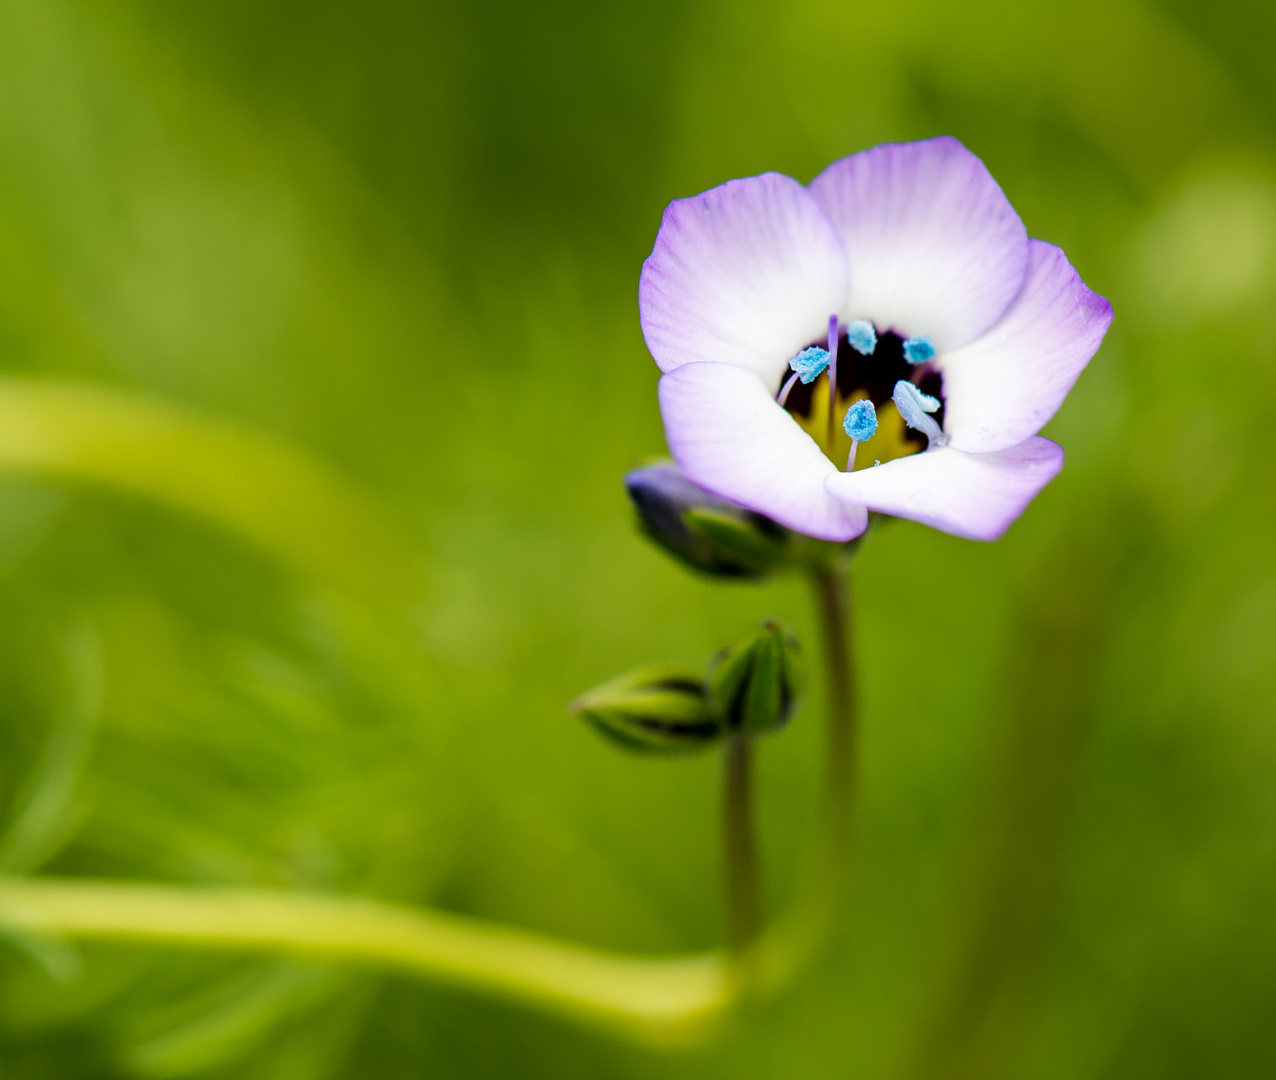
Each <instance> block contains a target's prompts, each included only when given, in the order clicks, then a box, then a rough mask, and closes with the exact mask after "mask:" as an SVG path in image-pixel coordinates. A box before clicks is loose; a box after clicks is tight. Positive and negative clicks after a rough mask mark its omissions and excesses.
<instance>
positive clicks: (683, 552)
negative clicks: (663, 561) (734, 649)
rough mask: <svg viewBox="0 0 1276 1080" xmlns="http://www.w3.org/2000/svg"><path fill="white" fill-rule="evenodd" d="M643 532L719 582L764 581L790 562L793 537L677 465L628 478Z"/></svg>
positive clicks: (665, 464)
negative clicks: (688, 475)
mask: <svg viewBox="0 0 1276 1080" xmlns="http://www.w3.org/2000/svg"><path fill="white" fill-rule="evenodd" d="M625 487H626V489H627V490H628V491H629V498H630V499H631V500H632V501H633V504H634V507H635V508H636V509H637V511H638V518H639V520H640V522H641V524H642V528H643V531H644V532H645V533H646V534H647V536H648V537H650V538H651V539H652V540H654V541H655V542H656V543H657V544H659V545H660V546H661V547H662V548H664V549H665V550H666V551H667V552H669V553H670V554H671V555H673V556H674V557H675V558H677V559H679V560H681V561H682V562H684V563H686V564H687V565H688V566H691V567H692V568H693V569H696V570H701V571H703V572H705V573H708V574H714V575H717V576H719V577H761V576H763V575H764V574H766V573H767V572H768V571H770V570H773V569H776V568H778V567H779V566H780V565H781V564H782V563H783V562H784V561H785V560H786V558H787V557H788V554H789V553H788V551H787V548H788V546H789V533H788V531H787V530H786V529H784V528H782V527H781V526H779V525H777V524H776V523H775V522H774V521H772V520H771V519H770V518H767V517H763V516H762V515H761V514H755V513H753V512H752V511H751V510H745V509H743V508H741V507H739V506H736V505H735V504H734V503H730V502H727V501H726V500H725V499H719V498H718V497H717V496H716V495H711V494H709V492H707V491H705V490H704V489H703V488H701V487H698V486H697V485H695V484H693V483H692V482H691V481H690V480H688V479H687V478H686V477H685V476H684V475H683V473H682V470H681V469H679V468H678V466H677V465H675V464H674V463H673V462H671V461H667V462H659V463H657V464H655V465H647V466H645V467H643V468H641V469H634V470H632V471H631V472H629V473H627V474H626V475H625Z"/></svg>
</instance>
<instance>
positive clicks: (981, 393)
mask: <svg viewBox="0 0 1276 1080" xmlns="http://www.w3.org/2000/svg"><path fill="white" fill-rule="evenodd" d="M1029 249H1030V251H1031V260H1030V262H1029V264H1028V280H1027V281H1026V282H1025V283H1024V287H1023V292H1021V293H1020V294H1019V295H1018V296H1017V297H1016V298H1015V301H1014V303H1012V304H1011V305H1010V308H1009V310H1007V312H1006V314H1005V315H1003V316H1002V318H1001V321H1000V322H998V323H997V325H996V326H994V327H993V328H992V329H991V330H989V331H988V333H986V334H984V336H983V337H981V338H979V339H978V340H977V341H972V342H971V343H970V344H969V345H967V346H965V347H964V348H961V349H957V350H955V351H954V352H951V353H946V354H943V355H941V356H940V357H939V358H938V360H937V362H938V364H939V366H940V368H941V370H942V371H943V374H944V431H945V432H947V434H948V436H949V439H950V442H949V445H951V446H953V447H955V448H956V449H958V450H969V451H972V452H974V453H987V452H988V451H990V450H1004V449H1005V448H1006V447H1009V446H1014V445H1016V444H1017V443H1020V442H1022V441H1023V440H1024V439H1026V438H1027V437H1028V436H1029V435H1035V434H1036V433H1037V432H1038V431H1040V430H1041V428H1042V426H1043V425H1044V424H1045V423H1046V421H1047V420H1049V419H1050V418H1051V417H1052V416H1054V414H1055V412H1056V411H1057V410H1058V408H1059V406H1060V405H1062V404H1063V399H1064V398H1065V397H1066V396H1067V394H1068V391H1069V390H1071V389H1072V384H1073V383H1075V382H1076V381H1077V376H1078V375H1080V374H1081V369H1082V368H1084V367H1085V366H1086V364H1087V363H1089V362H1090V357H1092V356H1093V355H1094V354H1095V351H1096V350H1097V349H1098V348H1099V344H1100V342H1102V341H1103V335H1104V334H1106V333H1107V330H1108V326H1109V325H1110V324H1111V323H1112V305H1111V304H1109V303H1108V302H1107V301H1106V300H1105V299H1103V297H1101V296H1098V295H1096V294H1095V293H1092V292H1091V291H1090V290H1089V289H1088V288H1086V286H1085V282H1083V281H1082V280H1081V278H1080V276H1079V275H1078V274H1077V272H1076V271H1075V270H1074V269H1073V268H1072V265H1071V264H1070V263H1069V262H1068V260H1067V257H1066V256H1065V255H1064V254H1063V252H1062V251H1060V250H1059V249H1058V248H1057V247H1055V246H1054V245H1053V244H1046V243H1043V242H1042V241H1040V240H1031V241H1029Z"/></svg>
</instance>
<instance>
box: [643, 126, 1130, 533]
mask: <svg viewBox="0 0 1276 1080" xmlns="http://www.w3.org/2000/svg"><path fill="white" fill-rule="evenodd" d="M638 296H639V308H640V312H641V319H642V330H643V335H644V337H645V338H646V341H647V346H648V348H649V349H650V350H651V354H652V356H653V357H654V358H655V361H656V363H657V364H658V365H659V367H660V369H661V371H663V372H664V374H663V376H662V377H661V380H660V389H659V397H660V409H661V413H662V416H663V418H664V423H665V433H666V437H667V440H668V443H669V448H670V451H671V452H672V454H673V456H674V459H675V460H676V461H677V463H678V464H679V466H681V468H682V470H683V471H684V473H685V474H686V476H687V477H688V478H689V479H690V480H692V481H694V482H695V483H696V484H698V485H700V486H701V487H703V488H705V489H706V490H707V491H710V492H712V493H714V494H715V495H718V496H720V497H721V498H725V499H729V500H731V501H732V502H735V503H737V504H739V505H740V506H742V507H745V508H747V509H749V510H753V511H755V512H757V513H760V514H765V515H767V516H768V517H770V518H772V519H774V520H775V521H777V522H779V523H780V524H782V525H786V526H788V527H789V528H791V529H794V530H796V531H798V532H802V533H806V534H807V535H810V536H814V537H819V538H821V539H825V540H838V541H840V540H849V539H852V538H854V537H856V536H858V535H859V534H860V533H862V532H863V531H864V529H865V528H866V526H867V522H868V511H869V510H876V511H879V512H881V513H885V514H892V515H895V516H897V517H905V518H911V519H913V520H914V521H920V522H923V523H924V524H927V525H931V526H933V527H935V528H937V529H941V530H943V531H944V532H948V533H953V534H955V535H958V536H963V537H968V538H970V539H978V540H994V539H996V538H997V537H999V536H1000V535H1001V534H1002V533H1004V532H1005V530H1006V529H1007V528H1009V526H1010V524H1011V523H1012V522H1013V521H1014V520H1015V519H1016V518H1017V517H1018V516H1019V515H1020V514H1021V513H1022V512H1023V510H1024V508H1025V507H1026V506H1027V505H1028V503H1029V502H1031V500H1032V499H1033V498H1034V497H1035V496H1036V494H1037V493H1038V492H1039V491H1040V490H1041V489H1042V488H1043V487H1044V486H1045V485H1046V484H1047V483H1049V481H1050V480H1051V479H1053V478H1054V476H1055V475H1056V474H1057V473H1058V472H1059V470H1060V468H1062V466H1063V450H1062V448H1060V447H1059V446H1058V445H1056V444H1055V443H1053V442H1051V441H1049V440H1048V439H1044V438H1041V437H1040V436H1038V435H1037V432H1038V431H1039V430H1040V429H1041V428H1042V426H1043V425H1044V424H1045V423H1046V422H1047V421H1048V420H1049V419H1050V418H1051V417H1052V416H1053V415H1054V414H1055V412H1056V411H1057V410H1058V408H1059V406H1060V405H1061V404H1062V403H1063V399H1064V398H1065V396H1066V395H1067V393H1068V391H1069V390H1070V389H1071V388H1072V385H1073V383H1074V382H1076V379H1077V376H1078V375H1079V374H1080V373H1081V370H1082V368H1084V367H1085V365H1086V364H1087V363H1088V362H1089V360H1090V358H1091V357H1092V356H1093V355H1094V353H1095V351H1096V350H1097V349H1098V347H1099V344H1100V343H1101V342H1102V340H1103V336H1104V334H1105V333H1106V332H1107V328H1108V326H1109V324H1110V323H1111V321H1112V307H1111V305H1110V304H1109V303H1108V302H1107V301H1106V300H1104V299H1103V298H1102V297H1101V296H1097V295H1096V294H1095V293H1093V292H1091V291H1090V289H1088V288H1087V287H1086V285H1085V283H1084V282H1082V280H1081V278H1080V277H1079V276H1078V274H1077V272H1076V271H1075V270H1074V269H1073V268H1072V266H1071V264H1070V263H1069V262H1068V260H1067V258H1066V257H1065V256H1064V254H1063V252H1062V251H1061V250H1060V249H1059V248H1057V247H1055V246H1054V245H1052V244H1047V243H1044V242H1042V241H1040V240H1030V239H1029V238H1028V234H1027V230H1026V229H1025V228H1024V225H1023V222H1022V221H1021V220H1020V219H1019V216H1018V214H1016V213H1015V211H1014V208H1013V207H1012V206H1011V205H1010V203H1009V201H1008V200H1007V199H1006V197H1005V195H1004V194H1003V193H1002V190H1001V188H1000V187H999V186H998V185H997V183H996V181H995V180H993V178H992V176H991V175H990V174H989V172H988V170H987V169H986V168H985V167H984V165H983V163H982V162H981V161H980V160H979V159H978V158H977V157H975V155H974V154H972V153H971V152H970V151H969V150H967V149H966V148H965V147H964V146H962V145H961V143H959V142H958V141H957V140H956V139H952V138H948V137H943V138H938V139H929V140H925V141H922V142H914V143H902V144H887V145H883V146H877V147H874V148H873V149H871V150H866V151H863V152H862V153H859V154H853V155H852V156H850V157H847V158H843V159H842V160H840V161H835V162H834V163H833V164H832V165H830V166H829V167H828V168H827V169H825V170H824V171H823V172H822V173H821V174H820V175H819V176H817V177H816V178H815V179H814V180H813V181H812V182H811V184H810V186H809V187H803V186H802V185H801V184H799V183H798V182H797V181H796V180H793V179H791V178H790V177H787V176H783V175H780V174H779V173H765V174H763V175H762V176H754V177H749V178H747V179H743V180H731V181H729V182H727V183H725V184H722V185H721V186H719V187H716V188H713V189H711V190H709V191H706V192H704V193H703V194H700V195H696V196H694V197H692V198H687V199H678V200H675V201H674V202H672V203H671V204H670V205H669V207H668V208H667V209H666V210H665V213H664V218H663V220H662V221H661V224H660V231H659V233H658V234H657V236H656V242H655V246H654V248H653V250H652V253H651V255H650V256H649V257H648V259H647V260H646V262H645V263H644V264H643V269H642V278H641V282H640V284H639V293H638ZM822 353H826V354H827V355H821V354H822ZM791 362H793V364H794V372H793V374H792V375H790V374H789V368H790V363H791ZM817 366H818V367H819V370H818V371H815V373H814V374H811V372H812V371H813V369H815V368H816V367H817ZM821 372H823V374H821ZM799 375H800V376H801V380H802V381H801V383H800V384H799V383H798V378H799ZM808 375H809V377H810V379H809V380H808ZM810 380H815V381H814V382H810V385H805V384H807V383H808V382H809V381H810ZM858 401H869V402H870V403H871V405H872V406H873V407H875V410H876V418H877V419H878V420H879V421H880V425H881V426H880V429H879V430H878V431H877V434H876V435H875V436H873V438H874V441H873V442H871V443H866V444H865V445H864V447H863V448H862V449H861V452H860V461H859V463H858V464H859V467H858V468H855V464H856V462H855V452H854V443H853V442H852V439H851V431H852V429H853V428H854V429H855V430H856V431H857V432H858V431H859V430H861V428H862V429H863V430H867V428H866V427H864V426H863V425H859V426H856V425H854V424H851V423H848V424H846V425H845V426H844V425H843V424H842V423H841V421H842V419H843V415H844V414H845V413H847V411H848V410H847V406H851V405H854V404H855V403H856V402H858ZM857 415H858V417H859V419H860V420H861V421H862V420H864V419H866V414H865V413H864V412H863V410H862V409H861V410H860V412H859V413H858V414H857ZM847 448H850V453H849V455H848V453H847ZM848 457H849V459H850V460H849V464H850V471H844V469H843V467H842V465H841V464H840V462H841V461H846V460H847V459H848ZM869 459H872V462H871V463H870V460H869Z"/></svg>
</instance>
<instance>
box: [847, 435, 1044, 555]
mask: <svg viewBox="0 0 1276 1080" xmlns="http://www.w3.org/2000/svg"><path fill="white" fill-rule="evenodd" d="M1061 468H1063V448H1062V447H1061V446H1059V445H1058V444H1057V443H1052V442H1051V441H1050V440H1049V439H1042V438H1040V437H1037V436H1034V437H1032V438H1030V439H1026V440H1024V441H1023V442H1022V443H1020V444H1019V445H1018V446H1014V447H1011V448H1010V449H1009V450H1000V451H998V452H997V453H994V454H964V453H962V452H961V451H960V450H954V449H952V447H948V446H946V447H944V448H943V449H940V450H928V451H926V452H925V453H921V454H913V455H912V456H911V457H904V458H896V459H895V460H894V461H888V462H887V463H886V464H885V465H877V466H874V467H872V468H868V469H859V470H857V471H856V472H853V473H833V474H832V475H831V476H829V477H828V479H827V480H826V481H825V486H826V487H827V488H828V490H829V493H830V494H832V495H833V496H835V497H836V498H839V499H845V500H846V501H847V502H848V503H861V504H863V505H865V506H867V507H869V509H871V510H877V511H879V512H881V513H883V514H893V515H895V516H896V517H903V518H911V519H912V520H913V521H920V522H921V523H922V524H923V525H931V526H933V527H934V528H936V529H939V530H941V531H942V532H946V533H952V534H953V535H954V536H963V537H965V538H966V539H968V540H996V539H997V537H999V536H1000V535H1001V534H1002V533H1004V532H1005V531H1006V530H1007V529H1008V528H1009V527H1010V525H1011V523H1012V522H1013V521H1014V520H1015V519H1016V518H1017V517H1018V516H1019V515H1020V514H1022V513H1023V511H1024V508H1025V507H1026V506H1027V505H1028V504H1029V503H1030V502H1031V501H1032V500H1033V498H1034V497H1035V496H1036V494H1037V492H1039V491H1040V490H1041V489H1042V488H1043V487H1045V486H1046V484H1048V483H1049V482H1050V481H1051V480H1053V479H1054V478H1055V476H1056V475H1057V474H1058V472H1059V470H1060V469H1061Z"/></svg>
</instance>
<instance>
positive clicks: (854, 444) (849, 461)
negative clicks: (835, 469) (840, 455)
mask: <svg viewBox="0 0 1276 1080" xmlns="http://www.w3.org/2000/svg"><path fill="white" fill-rule="evenodd" d="M859 445H860V444H859V442H858V441H857V440H855V439H852V440H851V452H850V454H849V455H848V456H847V458H846V471H847V472H854V471H855V451H856V450H858V449H859Z"/></svg>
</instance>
